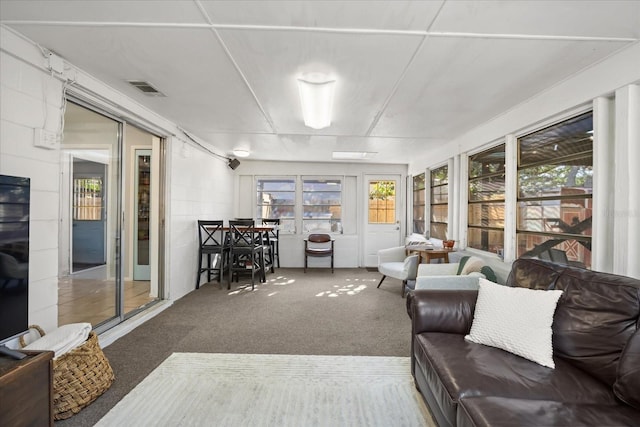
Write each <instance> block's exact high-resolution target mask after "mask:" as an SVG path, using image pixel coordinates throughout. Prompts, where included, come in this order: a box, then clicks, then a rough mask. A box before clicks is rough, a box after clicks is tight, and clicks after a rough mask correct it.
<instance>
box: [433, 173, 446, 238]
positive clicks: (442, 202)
mask: <svg viewBox="0 0 640 427" xmlns="http://www.w3.org/2000/svg"><path fill="white" fill-rule="evenodd" d="M448 222H449V167H448V166H442V167H439V168H437V169H433V170H432V171H431V224H430V227H429V231H430V235H429V236H430V237H435V238H436V239H441V240H446V239H447V238H448V237H447V234H448Z"/></svg>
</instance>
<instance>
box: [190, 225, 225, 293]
mask: <svg viewBox="0 0 640 427" xmlns="http://www.w3.org/2000/svg"><path fill="white" fill-rule="evenodd" d="M198 239H199V243H200V246H199V249H198V272H197V273H198V274H197V277H196V289H199V288H200V279H201V278H202V273H205V272H206V273H207V282H210V281H211V276H212V273H213V272H216V273H217V276H218V282H219V283H220V282H222V278H223V277H224V271H225V268H226V267H227V265H228V262H229V260H228V258H229V245H228V244H227V243H226V241H225V233H224V228H223V222H222V221H221V220H199V221H198ZM205 255H206V264H205V265H204V266H203V265H202V259H203V257H204V256H205Z"/></svg>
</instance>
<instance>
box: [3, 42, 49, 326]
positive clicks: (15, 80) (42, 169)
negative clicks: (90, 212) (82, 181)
mask: <svg viewBox="0 0 640 427" xmlns="http://www.w3.org/2000/svg"><path fill="white" fill-rule="evenodd" d="M0 75H1V86H0V90H1V93H2V96H1V104H2V105H1V110H0V111H1V113H2V116H1V120H0V172H1V173H2V174H5V175H16V176H25V177H29V178H31V209H30V217H31V219H30V245H29V259H30V263H29V283H30V286H29V309H30V313H29V322H30V323H36V324H39V325H40V326H42V327H44V328H45V329H52V328H55V327H56V326H57V304H58V283H57V276H58V266H57V260H58V250H57V246H58V221H57V219H58V211H59V204H58V200H59V176H60V168H59V164H58V157H59V153H58V152H57V151H56V150H47V149H43V148H38V147H35V146H34V144H33V139H34V136H33V135H34V128H44V129H47V130H50V131H56V132H57V131H59V128H58V126H59V124H60V115H61V110H60V105H61V99H62V98H61V95H62V83H61V82H60V81H59V80H57V79H55V78H52V77H51V76H50V75H49V74H47V73H45V72H43V71H41V70H38V69H37V68H35V67H33V66H32V65H29V64H27V63H25V62H23V61H20V60H19V59H16V58H15V57H13V56H11V55H8V54H7V53H6V52H4V51H3V52H0Z"/></svg>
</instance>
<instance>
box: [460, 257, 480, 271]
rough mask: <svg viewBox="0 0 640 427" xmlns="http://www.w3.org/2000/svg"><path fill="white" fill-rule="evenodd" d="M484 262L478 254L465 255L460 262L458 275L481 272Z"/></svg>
mask: <svg viewBox="0 0 640 427" xmlns="http://www.w3.org/2000/svg"><path fill="white" fill-rule="evenodd" d="M483 265H484V262H483V261H482V260H481V259H480V258H478V257H476V256H464V257H462V258H460V262H459V263H458V272H457V273H456V274H457V275H458V276H466V275H467V274H469V273H476V272H477V273H479V272H480V269H481V268H482V266H483Z"/></svg>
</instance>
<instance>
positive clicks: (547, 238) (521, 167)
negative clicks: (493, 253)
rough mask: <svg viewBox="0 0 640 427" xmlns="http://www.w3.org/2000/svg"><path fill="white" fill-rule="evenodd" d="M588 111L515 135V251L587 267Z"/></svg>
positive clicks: (590, 167)
mask: <svg viewBox="0 0 640 427" xmlns="http://www.w3.org/2000/svg"><path fill="white" fill-rule="evenodd" d="M592 195H593V113H591V112H589V113H586V114H582V115H580V116H578V117H574V118H572V119H569V120H566V121H564V122H562V123H558V124H555V125H553V126H550V127H548V128H545V129H542V130H539V131H537V132H534V133H531V134H529V135H526V136H523V137H522V138H519V139H518V208H517V226H516V237H517V245H518V249H517V250H518V256H519V257H520V256H536V257H539V258H545V259H551V260H554V261H560V262H563V263H566V264H569V263H575V264H576V265H583V266H587V267H588V266H590V264H591V215H592Z"/></svg>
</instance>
